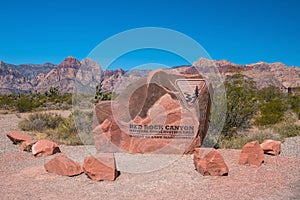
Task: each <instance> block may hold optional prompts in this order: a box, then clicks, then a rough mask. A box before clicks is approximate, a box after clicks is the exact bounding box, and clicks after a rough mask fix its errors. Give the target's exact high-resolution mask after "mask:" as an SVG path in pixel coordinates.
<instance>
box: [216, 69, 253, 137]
mask: <svg viewBox="0 0 300 200" xmlns="http://www.w3.org/2000/svg"><path fill="white" fill-rule="evenodd" d="M225 87H226V96H227V112H226V121H225V125H224V128H223V131H222V135H223V136H225V137H228V138H230V137H233V136H235V135H236V133H237V131H238V130H240V129H243V128H249V127H250V126H251V120H252V118H253V116H254V115H255V114H256V112H257V109H258V100H257V89H256V85H255V82H254V81H252V80H249V79H247V78H246V77H245V76H243V75H240V74H235V75H233V76H227V78H226V81H225Z"/></svg>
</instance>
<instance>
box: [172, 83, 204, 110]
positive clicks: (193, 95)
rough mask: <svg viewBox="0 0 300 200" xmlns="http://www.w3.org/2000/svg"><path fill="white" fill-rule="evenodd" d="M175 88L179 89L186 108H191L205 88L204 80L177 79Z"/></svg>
mask: <svg viewBox="0 0 300 200" xmlns="http://www.w3.org/2000/svg"><path fill="white" fill-rule="evenodd" d="M176 86H177V88H178V89H179V91H180V93H181V95H182V98H183V99H184V102H185V104H186V105H187V106H188V107H192V106H194V104H195V103H196V102H197V101H198V99H199V95H200V93H201V91H202V89H203V88H204V86H205V80H203V79H178V80H176Z"/></svg>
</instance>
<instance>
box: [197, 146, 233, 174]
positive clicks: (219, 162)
mask: <svg viewBox="0 0 300 200" xmlns="http://www.w3.org/2000/svg"><path fill="white" fill-rule="evenodd" d="M194 165H195V168H196V170H197V171H198V172H199V173H200V174H202V175H203V176H227V175H228V171H229V170H228V166H227V165H226V163H225V162H224V159H223V157H222V155H221V154H220V153H219V152H218V151H217V150H215V149H211V150H210V151H209V152H208V153H207V149H201V148H196V149H195V151H194Z"/></svg>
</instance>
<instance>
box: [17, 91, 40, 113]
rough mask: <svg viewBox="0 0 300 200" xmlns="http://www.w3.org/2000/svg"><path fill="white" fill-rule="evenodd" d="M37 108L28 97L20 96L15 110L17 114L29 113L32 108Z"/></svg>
mask: <svg viewBox="0 0 300 200" xmlns="http://www.w3.org/2000/svg"><path fill="white" fill-rule="evenodd" d="M36 107H38V105H37V104H35V102H34V101H32V99H31V98H30V96H28V95H20V97H19V98H18V99H17V101H16V109H17V110H18V111H19V112H29V111H32V110H33V109H34V108H36Z"/></svg>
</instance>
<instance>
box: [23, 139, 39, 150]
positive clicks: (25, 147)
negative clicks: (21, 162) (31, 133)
mask: <svg viewBox="0 0 300 200" xmlns="http://www.w3.org/2000/svg"><path fill="white" fill-rule="evenodd" d="M36 142H37V141H36V140H26V141H24V142H22V144H21V145H20V148H19V149H20V150H21V151H31V149H32V145H34V144H35V143H36Z"/></svg>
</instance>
